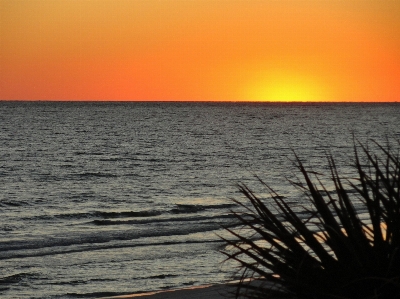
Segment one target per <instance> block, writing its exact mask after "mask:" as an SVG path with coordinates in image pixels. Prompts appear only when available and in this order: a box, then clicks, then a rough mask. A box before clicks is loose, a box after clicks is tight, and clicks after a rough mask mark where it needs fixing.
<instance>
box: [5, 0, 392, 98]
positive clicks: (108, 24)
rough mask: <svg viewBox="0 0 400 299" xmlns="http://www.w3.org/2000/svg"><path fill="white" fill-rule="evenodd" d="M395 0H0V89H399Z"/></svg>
mask: <svg viewBox="0 0 400 299" xmlns="http://www.w3.org/2000/svg"><path fill="white" fill-rule="evenodd" d="M399 16H400V1H398V0H0V99H3V100H173V101H176V100H203V101H213V100H218V101H225V100H227V101H249V100H250V101H398V100H400V17H399Z"/></svg>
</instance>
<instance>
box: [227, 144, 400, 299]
mask: <svg viewBox="0 0 400 299" xmlns="http://www.w3.org/2000/svg"><path fill="white" fill-rule="evenodd" d="M374 145H377V147H376V151H377V154H374V153H373V152H372V150H370V149H368V148H367V147H366V146H364V145H363V144H358V145H357V146H356V145H355V146H354V154H355V159H354V160H355V164H354V170H355V175H356V178H352V179H347V178H343V177H342V176H341V175H339V171H338V168H337V167H336V165H335V161H334V159H333V158H332V157H331V156H329V157H328V159H327V160H328V161H327V163H328V164H329V169H330V174H329V176H328V177H329V181H330V182H332V183H333V186H334V190H329V191H328V190H327V188H326V187H325V186H326V184H323V183H322V182H321V180H320V176H319V175H318V174H316V173H315V172H312V171H308V170H306V169H305V167H304V166H303V163H302V162H301V161H300V159H299V158H298V157H297V156H296V162H295V165H296V166H297V168H298V171H299V173H300V174H301V177H302V180H301V182H300V181H299V182H293V181H291V184H292V185H293V186H295V187H297V188H299V189H300V190H301V191H302V192H303V193H304V194H305V195H306V196H307V197H308V199H309V200H310V203H311V208H303V210H302V211H301V212H295V211H294V209H293V207H291V206H290V205H289V204H288V203H287V202H285V200H284V198H283V197H282V196H279V194H277V193H276V192H275V191H274V190H273V189H272V188H270V187H269V186H268V185H267V184H264V183H263V182H262V181H261V180H260V181H261V182H262V183H263V184H264V186H265V187H266V188H267V190H268V192H269V194H270V196H269V198H267V199H261V198H260V197H259V196H257V195H256V194H255V193H254V192H253V191H252V190H250V189H249V188H248V187H246V186H245V185H240V186H239V188H240V191H241V193H243V194H244V195H245V197H246V198H247V199H248V200H249V202H250V203H251V205H248V204H246V203H243V202H241V201H237V200H235V202H236V203H237V204H238V205H240V207H241V211H240V212H237V211H236V212H234V214H235V216H236V218H237V219H238V221H239V223H240V224H241V226H240V228H238V227H236V228H226V229H227V230H228V231H229V233H230V234H231V235H232V238H230V239H225V241H226V242H227V245H228V246H227V248H228V249H226V250H224V251H223V253H224V254H226V255H227V256H228V259H229V260H234V261H237V262H238V263H239V265H240V271H239V272H240V275H241V276H240V281H239V283H238V288H237V292H236V298H307V299H312V298H315V299H322V298H323V299H325V298H326V299H328V298H329V299H331V298H357V299H358V298H363V299H367V298H400V252H399V249H400V189H399V185H400V161H399V155H398V151H397V152H394V151H393V150H392V149H391V148H390V146H389V145H388V146H385V147H383V146H381V145H379V144H377V143H374ZM361 157H362V158H361ZM355 204H357V208H355ZM305 213H307V215H309V216H307V217H305V216H304V214H305ZM302 215H303V216H302ZM254 278H256V279H254Z"/></svg>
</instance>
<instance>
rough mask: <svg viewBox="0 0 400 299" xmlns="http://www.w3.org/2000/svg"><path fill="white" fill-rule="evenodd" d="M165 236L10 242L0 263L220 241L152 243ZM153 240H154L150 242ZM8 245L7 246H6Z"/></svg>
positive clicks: (206, 228) (2, 251) (183, 232)
mask: <svg viewBox="0 0 400 299" xmlns="http://www.w3.org/2000/svg"><path fill="white" fill-rule="evenodd" d="M218 228H220V226H219V225H217V224H211V225H207V226H204V227H203V226H202V227H197V228H191V229H188V230H181V231H175V232H174V233H173V234H171V236H172V235H189V234H194V233H202V232H207V231H213V230H216V229H218ZM161 236H165V237H168V236H169V235H165V234H163V233H162V232H157V231H153V232H151V233H137V234H136V233H132V232H131V233H127V232H126V231H125V232H120V233H119V234H118V235H117V236H115V235H114V234H112V233H111V234H110V233H108V234H106V233H104V232H103V233H102V234H98V233H95V234H92V235H90V236H76V237H72V238H66V237H64V238H60V239H59V240H54V239H52V238H49V239H47V240H35V241H23V242H18V243H16V244H4V243H10V242H4V243H3V244H1V243H0V260H8V259H14V258H30V257H40V256H51V255H57V254H71V253H78V252H90V251H97V250H115V249H121V248H135V247H146V246H165V245H179V244H199V243H201V244H205V243H218V244H222V243H223V241H222V240H220V239H209V240H204V239H203V240H184V241H180V240H173V239H168V241H156V239H157V238H158V237H161ZM151 237H156V239H151ZM142 238H150V239H146V240H147V242H137V243H135V242H129V241H133V240H137V239H142ZM112 241H127V242H112ZM7 245H8V246H7Z"/></svg>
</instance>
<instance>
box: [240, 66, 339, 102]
mask: <svg viewBox="0 0 400 299" xmlns="http://www.w3.org/2000/svg"><path fill="white" fill-rule="evenodd" d="M245 97H246V98H247V99H248V100H251V101H279V102H296V101H298V102H307V101H316V102H318V101H326V100H327V99H331V98H332V96H331V95H330V94H329V93H328V90H327V88H326V87H325V86H323V84H322V83H321V82H319V81H318V80H317V79H315V78H312V77H310V76H307V75H305V74H295V73H290V72H284V71H275V72H272V73H271V74H270V75H269V76H266V78H263V79H261V80H259V81H258V82H255V83H253V85H252V86H250V87H249V88H248V90H247V92H245Z"/></svg>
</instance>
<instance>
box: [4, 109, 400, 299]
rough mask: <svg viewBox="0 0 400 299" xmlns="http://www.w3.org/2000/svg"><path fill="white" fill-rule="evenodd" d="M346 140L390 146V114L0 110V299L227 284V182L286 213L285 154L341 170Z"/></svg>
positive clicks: (396, 117)
mask: <svg viewBox="0 0 400 299" xmlns="http://www.w3.org/2000/svg"><path fill="white" fill-rule="evenodd" d="M353 134H354V135H355V136H356V137H357V138H358V139H359V140H360V141H362V142H367V141H368V140H369V139H374V140H376V141H378V142H381V143H385V142H386V137H390V138H400V105H399V104H361V103H358V104H327V103H320V104H316V103H313V104H310V103H298V104H294V103H287V104H274V103H264V104H262V103H259V104H257V103H139V102H136V103H111V102H109V103H106V102H104V103H90V102H0V219H1V220H0V296H1V298H98V297H102V296H111V295H119V294H128V293H137V292H146V291H153V290H164V289H171V288H181V287H187V286H194V285H204V284H210V283H219V282H225V281H228V280H230V279H231V278H232V274H233V273H234V271H235V268H234V266H235V265H232V264H229V263H228V264H226V263H222V261H223V260H224V256H223V255H222V254H221V253H220V252H219V251H220V250H221V249H223V248H224V242H222V241H221V239H220V237H219V236H218V235H224V234H225V232H224V230H223V229H222V227H223V226H224V225H231V223H232V221H233V217H232V214H231V210H232V209H235V205H234V204H233V202H232V200H231V199H232V198H236V199H242V198H243V197H242V196H241V194H240V193H239V192H238V188H237V184H238V183H245V184H248V185H250V186H252V188H254V189H255V190H256V191H259V193H260V194H261V195H263V194H264V193H263V192H265V190H263V189H262V187H261V186H260V185H259V184H257V179H256V178H255V175H258V176H260V177H261V178H262V179H264V180H265V181H266V182H267V183H268V184H270V185H271V186H272V187H273V188H275V189H276V190H277V191H278V192H279V193H280V194H282V196H284V197H285V198H286V199H287V200H288V201H289V202H291V203H292V204H293V205H294V206H295V205H296V204H299V205H300V204H302V203H303V202H302V201H303V200H304V198H303V197H301V196H300V195H299V194H298V193H297V190H295V189H294V188H291V187H290V184H289V183H288V181H287V180H286V179H285V177H286V178H291V177H292V176H293V173H294V170H295V168H294V167H293V159H294V152H296V153H297V154H298V155H299V157H300V158H301V159H302V160H304V161H305V163H306V165H309V167H312V168H313V169H317V170H318V171H320V172H321V173H324V172H325V173H327V169H328V168H327V163H326V155H328V154H332V155H333V156H334V157H335V158H336V160H337V163H338V164H339V165H340V169H341V171H343V173H345V174H346V173H351V169H350V167H349V166H350V165H351V157H352V154H353Z"/></svg>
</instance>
